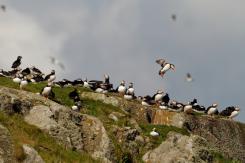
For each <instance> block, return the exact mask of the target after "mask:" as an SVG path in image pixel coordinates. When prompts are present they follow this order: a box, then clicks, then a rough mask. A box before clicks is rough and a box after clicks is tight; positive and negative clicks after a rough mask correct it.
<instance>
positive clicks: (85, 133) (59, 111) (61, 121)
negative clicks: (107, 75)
mask: <svg viewBox="0 0 245 163" xmlns="http://www.w3.org/2000/svg"><path fill="white" fill-rule="evenodd" d="M13 99H14V100H13ZM0 100H2V101H1V103H0V106H1V107H0V108H1V109H2V110H3V111H5V112H7V113H8V110H13V105H12V103H11V101H12V102H13V101H14V103H15V101H18V103H19V105H18V109H17V110H18V113H20V114H21V115H23V116H24V119H25V121H26V122H27V123H29V124H32V125H35V126H36V127H38V128H40V129H42V130H43V131H45V132H47V133H48V134H49V135H50V136H51V137H53V138H55V139H56V140H57V141H58V142H59V143H61V144H63V145H64V146H65V147H67V148H71V149H74V150H77V151H81V152H88V153H89V154H90V155H91V156H92V157H94V158H95V159H101V160H103V161H104V162H113V161H115V156H114V152H113V151H114V145H113V144H112V142H111V140H110V139H109V137H108V135H107V133H106V130H105V128H104V126H103V124H102V122H101V121H100V120H99V119H98V118H96V117H93V116H88V115H84V114H80V113H78V112H74V111H72V110H71V109H70V108H68V107H65V106H62V105H59V104H57V103H55V102H53V101H51V100H47V99H45V98H44V97H42V96H40V95H36V94H34V93H30V92H26V91H20V90H14V89H10V88H5V87H1V86H0ZM27 104H31V105H27ZM0 136H1V135H0ZM0 146H1V144H0ZM12 153H13V152H12ZM0 155H1V154H0Z"/></svg>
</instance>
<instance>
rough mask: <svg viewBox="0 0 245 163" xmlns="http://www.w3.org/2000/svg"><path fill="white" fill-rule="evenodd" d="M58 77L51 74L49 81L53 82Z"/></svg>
mask: <svg viewBox="0 0 245 163" xmlns="http://www.w3.org/2000/svg"><path fill="white" fill-rule="evenodd" d="M55 79H56V76H55V75H51V76H50V77H49V79H48V82H53V81H54V80H55Z"/></svg>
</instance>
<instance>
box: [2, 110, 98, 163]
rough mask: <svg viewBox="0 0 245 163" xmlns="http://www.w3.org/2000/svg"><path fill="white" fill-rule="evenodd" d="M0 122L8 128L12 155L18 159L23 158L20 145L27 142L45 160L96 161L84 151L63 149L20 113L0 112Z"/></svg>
mask: <svg viewBox="0 0 245 163" xmlns="http://www.w3.org/2000/svg"><path fill="white" fill-rule="evenodd" d="M0 123H1V124H3V125H4V126H5V127H6V128H8V130H9V131H10V134H11V135H12V138H13V142H14V151H15V154H14V155H15V157H16V159H17V160H18V161H22V160H24V159H25V155H24V152H23V149H22V145H23V144H29V145H31V146H32V147H33V148H34V149H35V150H36V151H37V152H38V153H39V154H40V156H41V157H42V158H43V159H44V161H46V162H91V163H92V162H96V161H95V160H93V159H92V158H91V157H90V156H89V155H88V154H86V153H78V152H76V151H72V150H71V149H65V148H64V147H62V146H61V145H59V144H58V143H56V141H55V140H54V139H53V138H52V137H50V136H49V135H48V134H46V133H44V132H42V131H41V130H40V129H38V128H36V127H35V126H32V125H29V124H27V123H26V122H24V120H23V118H22V117H21V116H20V115H13V116H8V115H6V114H4V113H2V112H0Z"/></svg>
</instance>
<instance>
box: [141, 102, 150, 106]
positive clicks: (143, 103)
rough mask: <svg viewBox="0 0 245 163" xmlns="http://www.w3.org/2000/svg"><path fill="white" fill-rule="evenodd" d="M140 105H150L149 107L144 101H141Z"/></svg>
mask: <svg viewBox="0 0 245 163" xmlns="http://www.w3.org/2000/svg"><path fill="white" fill-rule="evenodd" d="M141 104H142V105H143V106H150V105H149V104H148V103H147V102H145V101H142V102H141Z"/></svg>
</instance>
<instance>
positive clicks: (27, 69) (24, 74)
mask: <svg viewBox="0 0 245 163" xmlns="http://www.w3.org/2000/svg"><path fill="white" fill-rule="evenodd" d="M30 73H31V70H30V69H29V68H26V69H24V70H22V71H21V74H22V75H23V76H27V75H29V74H30Z"/></svg>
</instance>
